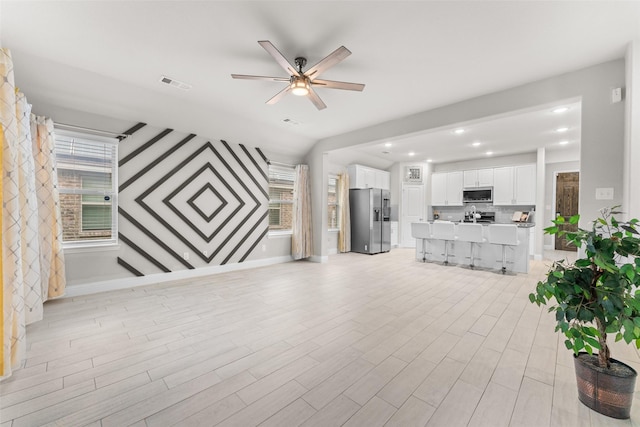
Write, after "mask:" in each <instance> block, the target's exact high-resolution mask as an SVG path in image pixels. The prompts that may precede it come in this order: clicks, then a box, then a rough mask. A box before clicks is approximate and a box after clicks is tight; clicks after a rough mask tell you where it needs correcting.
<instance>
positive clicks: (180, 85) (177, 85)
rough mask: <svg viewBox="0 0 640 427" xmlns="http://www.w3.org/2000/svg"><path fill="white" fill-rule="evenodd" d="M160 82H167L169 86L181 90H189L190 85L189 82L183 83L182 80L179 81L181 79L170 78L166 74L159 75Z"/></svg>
mask: <svg viewBox="0 0 640 427" xmlns="http://www.w3.org/2000/svg"><path fill="white" fill-rule="evenodd" d="M160 82H161V83H164V84H167V85H169V86H173V87H175V88H178V89H182V90H189V89H191V87H192V86H191V85H190V84H189V83H184V82H181V81H179V80H176V79H172V78H171V77H167V76H161V77H160Z"/></svg>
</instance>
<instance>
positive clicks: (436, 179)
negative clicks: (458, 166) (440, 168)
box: [431, 171, 464, 206]
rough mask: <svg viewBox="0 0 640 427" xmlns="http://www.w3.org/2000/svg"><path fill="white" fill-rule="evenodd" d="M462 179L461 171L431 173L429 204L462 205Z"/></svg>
mask: <svg viewBox="0 0 640 427" xmlns="http://www.w3.org/2000/svg"><path fill="white" fill-rule="evenodd" d="M463 180H464V177H463V173H462V172H461V171H458V172H442V173H434V174H433V175H431V205H432V206H462V187H463Z"/></svg>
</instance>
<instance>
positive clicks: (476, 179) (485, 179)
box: [463, 168, 493, 188]
mask: <svg viewBox="0 0 640 427" xmlns="http://www.w3.org/2000/svg"><path fill="white" fill-rule="evenodd" d="M463 173H464V188H477V187H491V186H493V169H491V168H488V169H471V170H466V171H464V172H463Z"/></svg>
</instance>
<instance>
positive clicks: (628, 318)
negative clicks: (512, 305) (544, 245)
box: [529, 206, 640, 368]
mask: <svg viewBox="0 0 640 427" xmlns="http://www.w3.org/2000/svg"><path fill="white" fill-rule="evenodd" d="M617 208H619V206H615V207H613V208H610V209H609V208H607V209H603V210H602V211H601V217H600V218H597V219H596V220H594V221H593V226H592V227H591V229H590V230H584V229H581V228H577V231H567V230H565V229H564V228H565V227H564V226H565V225H566V224H572V225H577V224H578V220H579V218H580V217H579V215H575V216H573V217H571V218H569V219H568V220H567V219H565V218H563V217H558V218H556V220H554V221H552V222H553V223H554V225H553V226H551V227H548V228H545V230H544V231H545V233H547V234H555V235H558V236H563V235H564V236H565V237H566V239H567V240H568V241H569V242H570V243H572V244H574V245H575V246H577V247H578V248H582V249H583V251H584V258H579V259H578V260H576V261H575V262H574V263H567V262H565V261H556V262H554V263H553V265H552V267H551V269H550V270H549V272H548V273H547V276H546V279H545V280H543V281H540V282H538V285H537V286H536V292H535V293H532V294H530V295H529V299H530V300H531V302H532V303H536V304H538V305H540V304H547V303H550V304H554V305H552V306H551V307H550V308H549V311H550V312H553V311H555V315H556V321H557V326H556V331H562V333H563V334H564V335H565V336H566V338H567V339H566V340H565V345H566V347H567V348H568V349H569V350H573V351H574V353H575V354H578V353H579V352H580V351H586V352H587V353H589V354H593V351H594V349H595V350H598V361H599V365H600V367H601V368H609V367H611V363H610V352H609V347H608V346H607V334H609V333H611V334H613V333H615V334H616V336H615V340H616V341H619V340H622V339H624V340H625V341H626V342H627V343H631V342H632V341H634V342H635V345H636V347H638V348H640V290H638V289H637V287H638V285H640V258H638V257H639V256H640V239H638V237H639V233H638V230H637V227H638V220H637V219H632V220H630V221H626V222H622V221H618V220H616V219H615V217H614V215H619V214H621V212H619V211H616V209H617ZM554 299H555V303H553V302H552V300H554Z"/></svg>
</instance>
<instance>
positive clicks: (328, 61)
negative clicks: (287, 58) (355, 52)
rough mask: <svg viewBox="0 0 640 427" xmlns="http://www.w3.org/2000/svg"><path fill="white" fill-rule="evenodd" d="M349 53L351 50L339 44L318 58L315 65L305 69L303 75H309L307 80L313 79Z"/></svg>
mask: <svg viewBox="0 0 640 427" xmlns="http://www.w3.org/2000/svg"><path fill="white" fill-rule="evenodd" d="M349 55H351V51H350V50H349V49H347V48H346V47H344V46H340V47H339V48H337V49H336V50H334V51H333V52H331V53H330V54H329V55H327V56H326V57H325V58H324V59H322V60H320V62H318V63H317V64H316V65H314V66H313V67H311V68H309V69H308V70H307V71H305V73H304V74H305V76H307V77H309V80H313V79H315V78H316V77H318V76H319V75H320V73H322V72H323V71H326V70H328V69H329V68H331V67H333V66H334V65H336V64H337V63H338V62H340V61H342V60H343V59H345V58H346V57H347V56H349Z"/></svg>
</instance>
